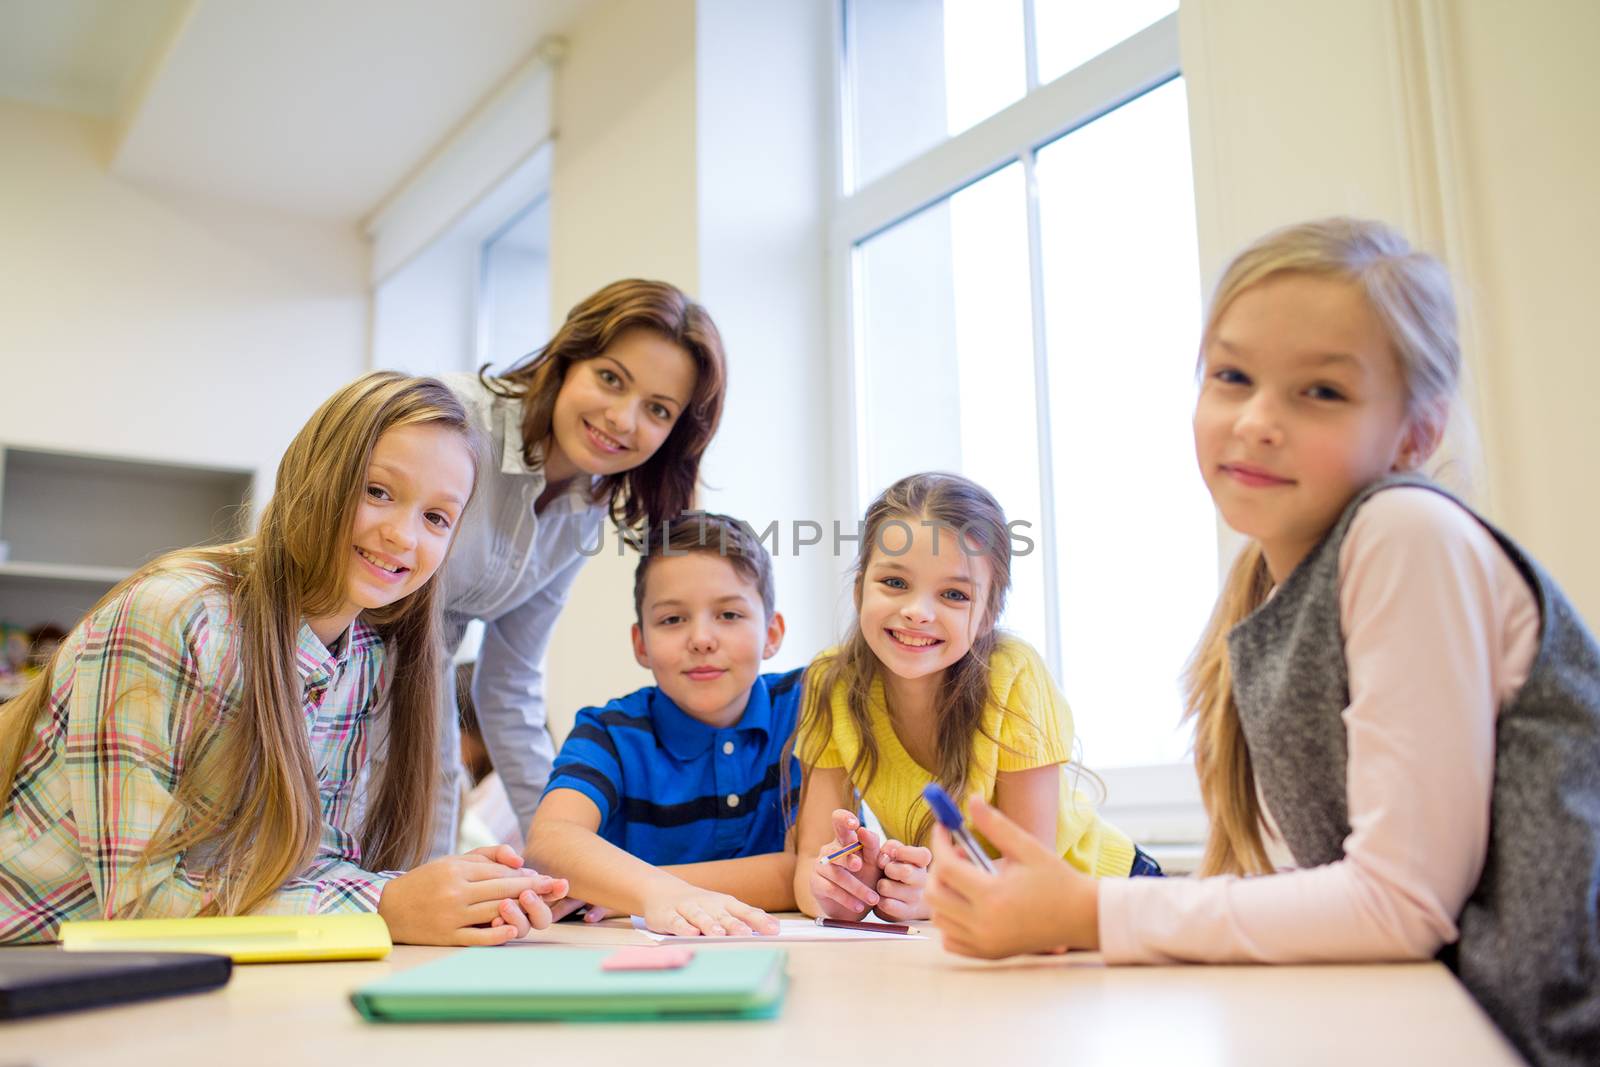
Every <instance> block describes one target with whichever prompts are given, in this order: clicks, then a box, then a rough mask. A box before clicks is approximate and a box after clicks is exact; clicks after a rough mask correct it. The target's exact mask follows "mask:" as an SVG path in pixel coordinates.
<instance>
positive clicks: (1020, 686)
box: [795, 474, 1160, 921]
mask: <svg viewBox="0 0 1600 1067" xmlns="http://www.w3.org/2000/svg"><path fill="white" fill-rule="evenodd" d="M855 572H856V573H855V603H856V611H857V624H856V625H855V626H853V627H852V628H851V632H850V634H849V636H848V637H847V638H846V639H845V641H844V643H843V644H842V645H840V646H839V647H837V648H834V649H830V650H829V651H827V652H824V653H823V654H822V655H821V656H819V657H817V659H816V661H815V662H813V663H812V665H811V668H810V670H808V671H807V675H806V697H805V701H804V704H803V707H802V711H801V720H800V725H799V728H798V731H797V734H796V752H797V754H798V756H799V757H800V762H801V763H802V765H803V766H804V779H803V782H802V786H801V791H800V803H799V815H798V818H797V822H796V832H797V835H798V836H797V840H798V848H799V853H800V855H801V856H802V857H806V858H807V862H802V863H799V864H797V865H796V868H795V899H796V901H797V902H798V903H799V906H800V908H801V910H802V911H805V912H806V913H807V914H810V915H826V916H829V917H832V918H841V919H859V918H860V917H862V916H863V915H865V914H866V913H867V912H868V911H869V910H873V911H876V912H877V914H878V915H880V916H882V917H883V918H886V919H890V920H892V921H899V920H904V919H917V918H925V917H927V914H928V912H927V908H926V906H925V905H924V904H923V901H922V890H923V886H924V884H925V882H926V880H927V870H928V864H929V861H930V859H931V856H930V853H929V851H928V849H927V848H926V847H925V846H926V842H927V840H928V835H929V831H930V828H931V826H932V821H933V817H932V813H931V812H930V811H929V810H928V808H927V806H926V804H924V803H923V800H922V790H923V788H924V787H925V786H926V785H927V784H928V783H929V782H938V783H939V784H940V785H942V786H943V787H944V788H945V789H946V791H948V792H949V794H950V795H951V796H952V797H956V798H959V799H960V800H962V802H963V803H964V802H965V800H966V798H967V797H969V796H971V795H972V794H973V793H979V794H981V795H982V796H983V797H984V799H986V800H988V801H990V802H992V803H993V804H995V805H996V806H997V807H999V808H1000V810H1002V811H1004V812H1005V813H1006V814H1007V815H1008V816H1009V817H1010V818H1012V819H1013V820H1015V821H1017V822H1018V823H1020V824H1021V825H1023V826H1026V827H1027V828H1028V829H1029V831H1030V832H1032V833H1033V835H1034V836H1036V837H1037V838H1039V839H1040V840H1041V841H1044V842H1046V843H1048V844H1050V845H1052V846H1053V847H1054V848H1055V850H1056V852H1057V853H1058V854H1059V855H1061V856H1062V857H1064V858H1065V859H1066V860H1067V862H1069V863H1071V864H1072V865H1073V866H1074V867H1077V868H1078V869H1079V870H1081V871H1084V872H1085V873H1087V874H1092V875H1097V876H1099V875H1114V876H1125V875H1128V874H1158V873H1160V868H1159V867H1157V866H1156V865H1155V863H1154V861H1152V860H1150V859H1149V857H1148V856H1145V855H1144V854H1143V853H1142V852H1140V851H1139V850H1138V849H1137V848H1136V847H1135V846H1134V844H1133V842H1132V841H1130V840H1129V839H1128V838H1127V837H1126V836H1125V835H1124V834H1123V833H1122V832H1121V831H1119V830H1117V829H1116V828H1115V827H1113V826H1111V825H1110V824H1109V823H1106V822H1105V821H1103V820H1102V819H1100V817H1099V816H1098V815H1097V814H1096V813H1095V810H1094V806H1093V804H1092V803H1091V802H1090V801H1089V800H1088V798H1086V797H1085V796H1084V795H1083V794H1081V793H1080V792H1079V791H1078V790H1077V789H1076V788H1075V785H1074V779H1076V778H1077V777H1078V774H1077V773H1076V768H1073V767H1072V763H1071V760H1072V713H1071V711H1070V710H1069V709H1068V708H1067V703H1066V700H1065V699H1064V698H1063V697H1062V695H1061V693H1060V691H1059V690H1058V689H1057V688H1056V685H1055V683H1054V681H1053V680H1052V679H1051V677H1050V674H1049V671H1048V669H1047V668H1046V667H1045V665H1044V662H1043V660H1041V659H1040V657H1039V654H1038V653H1037V652H1035V651H1034V650H1033V649H1032V648H1031V647H1029V646H1028V644H1027V643H1026V642H1024V641H1021V640H1019V639H1018V638H1016V637H1014V636H1011V635H1008V634H1002V633H1000V632H998V631H997V630H996V629H995V621H996V620H997V619H998V618H999V616H1000V612H1001V609H1002V608H1003V607H1004V606H1005V595H1006V590H1007V589H1008V588H1009V586H1010V584H1011V531H1010V529H1009V527H1008V526H1007V524H1006V519H1005V514H1004V513H1003V512H1002V511H1001V509H1000V505H999V504H998V503H997V502H996V501H995V499H994V497H993V496H991V495H990V494H989V493H988V491H986V490H985V489H983V488H982V487H981V486H979V485H976V484H974V483H973V482H971V481H968V480H967V479H965V478H962V477H959V476H957V475H952V474H917V475H912V476H910V477H908V478H903V479H901V480H900V481H899V482H896V483H895V484H894V485H892V486H890V487H889V488H888V489H887V490H885V491H884V493H883V494H882V495H881V496H879V497H878V499H877V500H875V501H874V502H873V504H872V506H871V507H869V508H868V509H867V516H866V522H865V528H864V530H863V531H862V537H861V551H860V554H859V556H858V558H857V560H856V568H855ZM1064 764H1065V765H1067V766H1068V767H1069V773H1063V770H1062V767H1063V765H1064ZM857 792H859V794H860V796H861V798H862V799H863V800H865V802H866V804H867V806H868V807H870V808H871V809H872V810H873V812H874V813H875V814H876V815H877V816H878V818H879V820H880V821H881V822H882V824H883V830H884V834H885V835H886V840H884V841H881V842H880V841H879V840H878V839H877V835H876V834H874V833H872V832H871V831H870V830H866V829H863V828H862V827H861V825H860V822H859V820H858V818H857V815H856V812H855V808H856V802H855V794H856V793H857ZM852 846H859V847H858V848H856V849H855V851H853V852H850V853H849V854H847V855H842V856H838V857H837V858H834V859H831V860H830V859H829V857H830V856H833V855H834V854H835V853H838V852H840V851H841V850H845V849H849V848H851V847H852Z"/></svg>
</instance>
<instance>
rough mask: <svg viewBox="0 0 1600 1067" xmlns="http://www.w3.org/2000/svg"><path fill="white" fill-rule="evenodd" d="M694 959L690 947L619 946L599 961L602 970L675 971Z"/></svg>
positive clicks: (692, 950)
mask: <svg viewBox="0 0 1600 1067" xmlns="http://www.w3.org/2000/svg"><path fill="white" fill-rule="evenodd" d="M692 959H694V949H692V948H665V947H663V948H643V947H641V948H619V949H618V950H617V951H615V952H613V953H612V954H611V955H609V956H607V957H606V958H605V959H604V960H602V961H601V963H600V969H601V970H602V971H675V970H677V969H678V968H679V967H682V966H683V965H684V964H686V963H688V962H689V961H690V960H692Z"/></svg>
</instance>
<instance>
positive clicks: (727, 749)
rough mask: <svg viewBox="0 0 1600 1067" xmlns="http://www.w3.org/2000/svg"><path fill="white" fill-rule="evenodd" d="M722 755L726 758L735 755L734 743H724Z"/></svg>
mask: <svg viewBox="0 0 1600 1067" xmlns="http://www.w3.org/2000/svg"><path fill="white" fill-rule="evenodd" d="M722 754H723V755H724V756H731V755H733V742H732V741H724V742H722Z"/></svg>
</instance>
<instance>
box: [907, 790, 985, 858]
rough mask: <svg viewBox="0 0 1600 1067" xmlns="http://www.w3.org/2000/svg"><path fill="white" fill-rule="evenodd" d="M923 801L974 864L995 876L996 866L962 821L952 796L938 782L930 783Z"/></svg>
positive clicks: (924, 792) (923, 792)
mask: <svg viewBox="0 0 1600 1067" xmlns="http://www.w3.org/2000/svg"><path fill="white" fill-rule="evenodd" d="M922 799H923V800H926V801H927V802H928V807H930V808H932V809H933V817H934V818H935V819H938V820H939V825H940V826H943V827H944V828H945V829H946V830H949V831H950V836H951V837H953V838H955V839H956V842H957V844H959V845H960V846H961V847H962V848H963V849H964V850H965V851H966V853H967V856H968V857H969V858H970V859H971V860H972V862H973V863H976V864H977V865H978V867H979V868H980V869H982V870H983V871H984V872H985V873H987V874H993V873H994V864H992V863H990V862H989V857H988V855H987V854H985V853H984V851H983V849H981V848H979V847H978V842H977V841H975V840H973V837H972V832H971V831H970V830H968V829H967V825H966V823H965V822H963V821H962V819H961V809H960V808H958V807H956V803H955V801H953V800H951V799H950V794H949V793H946V792H945V791H944V788H943V787H942V786H941V785H939V783H938V782H929V783H928V787H927V788H926V789H924V790H923V791H922Z"/></svg>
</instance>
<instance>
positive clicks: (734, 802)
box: [728, 793, 739, 808]
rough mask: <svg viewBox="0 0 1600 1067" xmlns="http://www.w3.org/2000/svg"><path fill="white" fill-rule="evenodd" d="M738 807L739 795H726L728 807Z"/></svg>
mask: <svg viewBox="0 0 1600 1067" xmlns="http://www.w3.org/2000/svg"><path fill="white" fill-rule="evenodd" d="M738 806H739V794H738V793H729V794H728V807H730V808H737V807H738Z"/></svg>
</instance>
